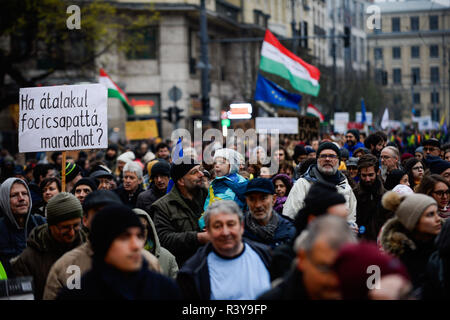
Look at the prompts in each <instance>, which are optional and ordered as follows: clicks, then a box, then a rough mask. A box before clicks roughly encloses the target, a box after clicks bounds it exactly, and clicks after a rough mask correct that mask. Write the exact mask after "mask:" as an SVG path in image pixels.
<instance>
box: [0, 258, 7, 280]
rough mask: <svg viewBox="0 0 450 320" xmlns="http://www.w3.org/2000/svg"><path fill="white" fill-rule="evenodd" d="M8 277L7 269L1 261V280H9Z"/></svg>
mask: <svg viewBox="0 0 450 320" xmlns="http://www.w3.org/2000/svg"><path fill="white" fill-rule="evenodd" d="M7 279H8V277H7V275H6V271H5V269H4V268H3V265H2V262H1V261H0V280H7Z"/></svg>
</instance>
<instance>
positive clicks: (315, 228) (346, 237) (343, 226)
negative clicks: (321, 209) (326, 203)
mask: <svg viewBox="0 0 450 320" xmlns="http://www.w3.org/2000/svg"><path fill="white" fill-rule="evenodd" d="M306 232H307V234H306V236H305V235H304V234H303V233H302V234H300V236H298V237H297V239H295V243H294V249H295V252H298V251H299V250H300V249H303V250H305V251H306V252H310V251H311V250H312V248H313V246H314V244H315V243H316V241H317V240H318V239H319V238H324V239H325V241H326V242H327V243H328V245H329V246H330V248H331V249H333V250H338V249H340V248H341V247H342V246H343V245H344V244H347V243H355V242H356V237H355V235H354V233H353V231H352V230H351V229H350V226H349V225H348V222H347V220H346V219H343V218H341V217H336V216H333V215H329V214H328V215H324V216H321V217H318V218H316V219H314V221H312V222H311V223H310V224H309V226H308V229H306Z"/></svg>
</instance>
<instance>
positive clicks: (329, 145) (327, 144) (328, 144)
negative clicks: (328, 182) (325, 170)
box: [316, 141, 341, 161]
mask: <svg viewBox="0 0 450 320" xmlns="http://www.w3.org/2000/svg"><path fill="white" fill-rule="evenodd" d="M326 149H331V150H333V151H334V152H336V154H337V155H338V157H339V161H341V152H340V150H339V147H338V146H337V145H335V144H334V143H333V142H328V141H327V142H322V143H321V144H320V145H319V148H318V149H317V154H316V158H319V155H320V153H321V152H322V151H323V150H326Z"/></svg>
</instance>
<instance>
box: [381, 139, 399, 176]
mask: <svg viewBox="0 0 450 320" xmlns="http://www.w3.org/2000/svg"><path fill="white" fill-rule="evenodd" d="M380 159H381V178H382V179H383V182H384V181H386V177H387V175H388V174H389V173H390V172H391V171H392V170H395V169H400V162H399V160H400V153H399V151H398V149H397V148H396V147H392V146H387V147H385V148H384V149H383V150H381V156H380Z"/></svg>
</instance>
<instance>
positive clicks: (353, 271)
mask: <svg viewBox="0 0 450 320" xmlns="http://www.w3.org/2000/svg"><path fill="white" fill-rule="evenodd" d="M370 266H377V267H378V268H379V270H380V272H381V274H380V277H382V276H385V275H389V274H398V275H400V276H402V277H403V278H404V279H406V280H409V275H408V271H407V269H406V267H405V266H404V265H403V264H402V262H401V261H400V260H399V259H398V258H395V257H393V256H390V255H387V254H386V253H383V252H382V251H380V250H379V249H378V247H377V246H376V245H375V244H374V243H371V242H361V243H351V244H347V245H345V246H343V247H342V248H341V249H340V250H339V253H338V256H337V258H336V260H335V262H334V265H333V270H334V271H335V272H336V275H337V277H338V279H339V286H340V291H341V293H342V298H343V299H344V300H367V299H368V293H369V288H368V287H367V279H368V277H369V276H370V274H368V273H367V272H368V271H367V270H368V268H369V267H370Z"/></svg>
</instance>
